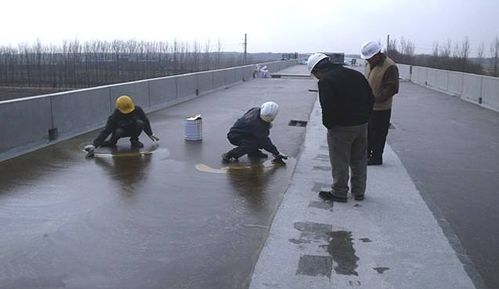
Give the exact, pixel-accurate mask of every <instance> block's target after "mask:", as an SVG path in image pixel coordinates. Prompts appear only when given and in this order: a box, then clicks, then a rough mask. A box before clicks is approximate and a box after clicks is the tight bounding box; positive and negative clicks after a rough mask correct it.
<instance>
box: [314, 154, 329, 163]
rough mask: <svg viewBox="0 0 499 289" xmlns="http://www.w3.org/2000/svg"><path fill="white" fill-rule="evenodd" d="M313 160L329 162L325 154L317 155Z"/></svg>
mask: <svg viewBox="0 0 499 289" xmlns="http://www.w3.org/2000/svg"><path fill="white" fill-rule="evenodd" d="M314 160H318V161H323V162H326V161H327V162H329V155H325V154H318V155H316V156H315V158H314Z"/></svg>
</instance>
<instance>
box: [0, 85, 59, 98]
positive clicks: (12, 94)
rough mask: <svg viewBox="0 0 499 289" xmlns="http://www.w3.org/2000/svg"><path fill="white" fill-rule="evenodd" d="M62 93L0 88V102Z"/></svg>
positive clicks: (27, 88)
mask: <svg viewBox="0 0 499 289" xmlns="http://www.w3.org/2000/svg"><path fill="white" fill-rule="evenodd" d="M60 91H63V90H61V89H52V88H33V87H26V88H24V87H0V101H2V100H8V99H16V98H21V97H28V96H36V95H42V94H49V93H54V92H60Z"/></svg>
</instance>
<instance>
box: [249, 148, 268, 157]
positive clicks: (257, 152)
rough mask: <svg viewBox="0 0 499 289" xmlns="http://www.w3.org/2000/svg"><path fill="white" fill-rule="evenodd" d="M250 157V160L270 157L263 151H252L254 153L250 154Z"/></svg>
mask: <svg viewBox="0 0 499 289" xmlns="http://www.w3.org/2000/svg"><path fill="white" fill-rule="evenodd" d="M248 157H249V158H258V159H266V158H268V157H269V155H268V154H264V153H262V151H261V150H256V151H252V152H250V153H248Z"/></svg>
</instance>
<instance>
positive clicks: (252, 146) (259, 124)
mask: <svg viewBox="0 0 499 289" xmlns="http://www.w3.org/2000/svg"><path fill="white" fill-rule="evenodd" d="M278 111H279V106H278V105H277V103H275V102H273V101H268V102H265V103H264V104H262V106H260V107H254V108H251V109H250V110H248V111H247V112H246V113H245V114H244V115H243V116H242V117H241V118H239V119H238V120H237V121H236V123H235V124H234V125H233V126H232V127H231V129H230V130H229V133H227V139H228V140H229V142H230V143H231V144H233V145H235V146H237V147H235V148H234V149H232V150H230V151H228V152H227V153H224V154H223V155H222V161H224V162H231V161H237V159H238V158H240V157H241V156H243V155H246V154H247V155H248V157H249V158H267V157H268V155H267V154H265V153H263V152H262V151H261V150H260V149H264V150H266V151H268V152H270V153H271V154H272V155H273V156H274V160H273V162H274V163H281V164H283V163H284V161H283V160H285V159H287V156H285V155H282V154H281V153H279V151H278V150H277V148H276V147H275V145H274V144H273V143H272V141H271V140H270V137H269V134H270V128H271V126H272V121H273V120H274V119H275V117H276V116H277V113H278Z"/></svg>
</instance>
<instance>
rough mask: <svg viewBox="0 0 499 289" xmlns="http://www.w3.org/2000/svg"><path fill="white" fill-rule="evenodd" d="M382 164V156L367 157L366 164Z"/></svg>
mask: <svg viewBox="0 0 499 289" xmlns="http://www.w3.org/2000/svg"><path fill="white" fill-rule="evenodd" d="M382 164H383V159H382V158H374V157H370V158H369V159H367V165H368V166H380V165H382Z"/></svg>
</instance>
